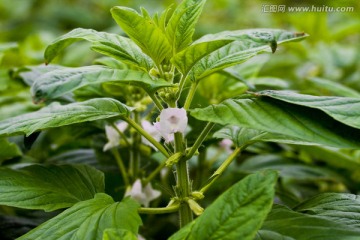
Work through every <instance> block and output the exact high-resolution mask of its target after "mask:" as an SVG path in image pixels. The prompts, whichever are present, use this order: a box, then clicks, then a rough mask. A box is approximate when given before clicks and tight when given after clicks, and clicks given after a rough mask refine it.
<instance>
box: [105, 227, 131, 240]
mask: <svg viewBox="0 0 360 240" xmlns="http://www.w3.org/2000/svg"><path fill="white" fill-rule="evenodd" d="M137 239H138V238H137V236H136V235H135V234H134V233H132V232H131V231H129V230H126V229H119V228H108V229H105V231H104V236H103V238H102V240H137Z"/></svg>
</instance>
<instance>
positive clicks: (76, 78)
mask: <svg viewBox="0 0 360 240" xmlns="http://www.w3.org/2000/svg"><path fill="white" fill-rule="evenodd" d="M100 83H124V84H132V85H135V86H138V87H142V88H143V89H144V90H145V91H146V92H149V93H153V92H155V91H156V90H158V89H160V88H163V87H170V86H172V84H171V83H168V82H167V81H165V80H163V79H156V80H153V79H152V78H151V77H150V75H149V74H148V73H145V72H140V71H135V70H128V69H125V70H118V69H111V68H107V67H103V66H86V67H79V68H64V69H59V70H54V71H51V72H49V73H46V74H44V75H42V76H41V77H40V78H39V79H38V80H37V81H35V83H34V84H33V86H32V87H31V92H32V95H33V96H34V101H35V102H41V101H44V100H46V99H53V98H57V97H60V96H62V95H64V94H65V93H69V92H72V91H74V90H76V89H79V88H81V87H84V86H87V85H90V84H100Z"/></svg>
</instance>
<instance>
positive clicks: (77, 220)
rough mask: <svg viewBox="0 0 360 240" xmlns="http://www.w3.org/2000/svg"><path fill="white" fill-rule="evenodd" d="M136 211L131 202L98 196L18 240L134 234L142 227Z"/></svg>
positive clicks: (93, 239) (93, 238)
mask: <svg viewBox="0 0 360 240" xmlns="http://www.w3.org/2000/svg"><path fill="white" fill-rule="evenodd" d="M138 208H139V204H138V203H137V202H135V201H134V200H132V199H130V198H126V199H124V200H122V201H121V202H114V200H113V199H112V198H111V197H110V196H108V195H106V194H104V193H98V194H96V195H95V198H93V199H90V200H86V201H82V202H79V203H77V204H75V205H74V206H72V207H71V208H69V209H67V210H65V211H64V212H62V213H60V214H59V215H57V216H56V217H54V218H52V219H50V220H49V221H47V222H45V223H43V224H41V225H40V226H38V227H37V228H35V229H33V230H31V231H30V232H28V233H27V234H25V235H23V236H21V237H20V238H18V239H19V240H30V239H31V240H40V239H44V237H45V238H46V239H47V240H68V239H86V240H98V239H102V237H103V233H104V231H105V230H106V229H109V228H121V229H125V230H128V231H131V232H132V233H133V234H137V232H138V228H139V226H140V225H141V218H140V216H139V215H138V213H137V209H138Z"/></svg>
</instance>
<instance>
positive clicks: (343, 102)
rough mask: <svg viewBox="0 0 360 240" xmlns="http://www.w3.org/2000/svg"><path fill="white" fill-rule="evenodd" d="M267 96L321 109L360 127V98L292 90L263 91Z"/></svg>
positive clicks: (335, 117) (259, 94)
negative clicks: (326, 95)
mask: <svg viewBox="0 0 360 240" xmlns="http://www.w3.org/2000/svg"><path fill="white" fill-rule="evenodd" d="M257 95H258V96H267V97H271V98H274V99H278V100H281V101H284V102H288V103H292V104H296V105H300V106H305V107H309V108H315V109H319V110H321V111H323V112H325V113H326V114H328V115H329V116H331V117H333V118H334V119H336V120H337V121H340V122H342V123H344V124H347V125H349V126H351V127H354V128H359V129H360V99H359V98H347V97H324V96H321V97H319V96H312V95H304V94H298V93H295V92H290V91H262V92H259V93H257Z"/></svg>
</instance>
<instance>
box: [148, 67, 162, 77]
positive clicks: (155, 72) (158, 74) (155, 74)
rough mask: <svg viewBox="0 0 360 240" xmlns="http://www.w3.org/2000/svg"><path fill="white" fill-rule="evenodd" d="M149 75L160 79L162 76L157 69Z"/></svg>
mask: <svg viewBox="0 0 360 240" xmlns="http://www.w3.org/2000/svg"><path fill="white" fill-rule="evenodd" d="M149 74H150V75H151V76H153V77H159V76H160V73H159V70H157V69H156V68H152V69H150V71H149Z"/></svg>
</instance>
